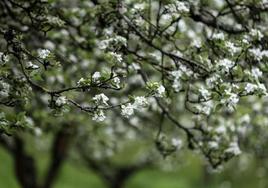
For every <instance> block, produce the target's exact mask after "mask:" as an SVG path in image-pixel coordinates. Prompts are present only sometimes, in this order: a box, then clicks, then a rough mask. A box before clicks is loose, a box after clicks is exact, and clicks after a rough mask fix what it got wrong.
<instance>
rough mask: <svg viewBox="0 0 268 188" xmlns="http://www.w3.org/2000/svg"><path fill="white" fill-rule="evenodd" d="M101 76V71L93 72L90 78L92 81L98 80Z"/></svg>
mask: <svg viewBox="0 0 268 188" xmlns="http://www.w3.org/2000/svg"><path fill="white" fill-rule="evenodd" d="M100 78H101V73H100V72H95V73H94V74H93V75H92V80H93V82H99V79H100Z"/></svg>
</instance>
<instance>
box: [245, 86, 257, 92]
mask: <svg viewBox="0 0 268 188" xmlns="http://www.w3.org/2000/svg"><path fill="white" fill-rule="evenodd" d="M256 88H257V86H256V85H255V84H252V83H247V84H246V86H245V91H246V93H247V94H248V93H252V92H254V91H255V90H256Z"/></svg>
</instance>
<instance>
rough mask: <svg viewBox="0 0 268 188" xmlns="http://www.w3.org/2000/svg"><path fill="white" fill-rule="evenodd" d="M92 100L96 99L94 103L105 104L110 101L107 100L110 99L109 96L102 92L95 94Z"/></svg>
mask: <svg viewBox="0 0 268 188" xmlns="http://www.w3.org/2000/svg"><path fill="white" fill-rule="evenodd" d="M92 100H93V101H94V103H95V104H96V105H105V106H108V103H107V102H108V101H109V98H108V97H107V96H106V95H105V94H103V93H101V94H98V95H95V96H94V97H93V98H92Z"/></svg>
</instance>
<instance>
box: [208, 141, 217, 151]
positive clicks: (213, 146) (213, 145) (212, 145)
mask: <svg viewBox="0 0 268 188" xmlns="http://www.w3.org/2000/svg"><path fill="white" fill-rule="evenodd" d="M208 147H209V148H211V149H218V148H219V144H218V142H216V141H209V142H208Z"/></svg>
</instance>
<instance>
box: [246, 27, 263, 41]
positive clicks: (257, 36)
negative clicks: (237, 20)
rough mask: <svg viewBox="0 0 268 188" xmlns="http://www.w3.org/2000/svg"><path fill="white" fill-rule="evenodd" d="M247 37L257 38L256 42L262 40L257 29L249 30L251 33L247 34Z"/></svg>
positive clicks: (261, 35)
mask: <svg viewBox="0 0 268 188" xmlns="http://www.w3.org/2000/svg"><path fill="white" fill-rule="evenodd" d="M249 35H250V36H252V37H254V38H257V39H258V40H261V39H262V38H263V34H262V33H261V31H259V30H257V29H251V31H250V32H249Z"/></svg>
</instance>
